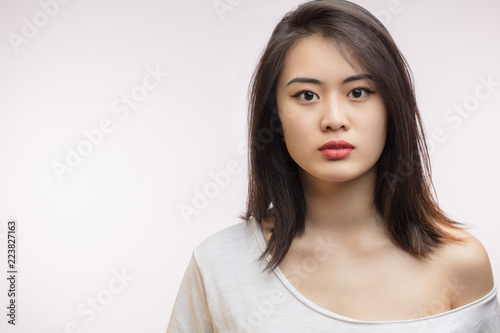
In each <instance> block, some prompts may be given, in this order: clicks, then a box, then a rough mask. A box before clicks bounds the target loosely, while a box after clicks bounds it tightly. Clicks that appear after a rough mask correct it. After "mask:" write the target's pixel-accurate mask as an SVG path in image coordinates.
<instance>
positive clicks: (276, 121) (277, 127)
mask: <svg viewBox="0 0 500 333" xmlns="http://www.w3.org/2000/svg"><path fill="white" fill-rule="evenodd" d="M270 127H271V131H273V133H275V134H276V135H279V136H283V127H282V126H281V120H280V116H279V113H278V108H277V107H276V105H275V106H273V109H272V112H271V121H270Z"/></svg>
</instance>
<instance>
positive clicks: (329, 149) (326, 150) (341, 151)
mask: <svg viewBox="0 0 500 333" xmlns="http://www.w3.org/2000/svg"><path fill="white" fill-rule="evenodd" d="M353 149H354V146H353V145H351V144H350V143H349V142H346V141H343V140H339V141H329V142H327V143H325V144H324V145H322V146H321V147H319V152H320V153H321V154H323V155H324V156H326V157H329V158H332V159H336V160H337V159H341V158H344V157H346V156H348V155H349V154H350V153H351V152H352V151H353Z"/></svg>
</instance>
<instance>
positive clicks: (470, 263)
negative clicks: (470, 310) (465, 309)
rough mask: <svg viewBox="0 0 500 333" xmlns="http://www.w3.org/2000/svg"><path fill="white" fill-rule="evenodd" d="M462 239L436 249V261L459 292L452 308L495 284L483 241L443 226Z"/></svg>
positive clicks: (469, 300)
mask: <svg viewBox="0 0 500 333" xmlns="http://www.w3.org/2000/svg"><path fill="white" fill-rule="evenodd" d="M445 230H446V231H447V232H449V233H450V234H452V235H453V236H457V237H460V238H462V239H463V242H453V243H447V244H446V245H445V246H443V247H442V248H441V249H440V250H439V257H440V259H439V262H440V264H441V265H442V268H443V269H444V274H445V276H446V279H447V280H448V281H450V282H452V283H453V285H455V286H456V288H457V290H459V292H457V293H455V295H456V297H455V299H454V300H453V301H452V304H451V306H452V308H458V307H460V306H462V305H465V304H468V303H471V302H473V301H475V300H478V299H480V298H481V297H483V296H485V295H487V294H488V293H489V292H490V291H491V290H492V289H493V286H494V280H493V273H492V269H491V264H490V259H489V257H488V253H487V252H486V249H485V248H484V246H483V244H481V242H480V241H479V240H478V239H477V238H476V237H474V236H472V235H471V234H469V233H468V232H466V231H465V230H456V229H445Z"/></svg>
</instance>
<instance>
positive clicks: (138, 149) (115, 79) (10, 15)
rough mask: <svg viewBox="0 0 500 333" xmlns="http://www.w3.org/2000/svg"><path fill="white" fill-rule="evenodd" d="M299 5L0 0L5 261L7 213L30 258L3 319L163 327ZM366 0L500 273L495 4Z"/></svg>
mask: <svg viewBox="0 0 500 333" xmlns="http://www.w3.org/2000/svg"><path fill="white" fill-rule="evenodd" d="M50 2H51V1H50V0H45V1H42V3H50ZM222 2H224V3H226V2H227V3H229V2H230V1H229V0H222ZM301 2H302V1H290V0H288V1H284V0H272V1H269V0H267V1H264V0H242V1H236V0H233V1H232V3H233V5H230V6H231V7H232V11H227V12H225V13H223V15H222V16H220V15H219V14H218V13H217V11H216V10H215V9H214V6H213V1H212V0H191V1H153V0H142V1H138V0H136V1H133V0H128V1H124V0H121V1H118V0H105V1H97V0H87V1H81V0H73V1H71V2H69V3H67V4H60V5H59V8H58V11H57V13H53V17H49V16H47V15H45V17H46V18H48V20H47V21H45V22H44V21H43V18H44V16H43V14H40V12H41V11H42V7H41V5H40V3H39V2H37V1H34V0H22V1H21V0H10V1H7V0H1V1H0V36H2V38H1V39H0V59H1V61H0V66H1V69H0V89H1V90H0V91H1V93H0V96H1V98H0V154H1V155H0V156H1V163H0V249H1V253H2V254H1V256H0V258H2V259H1V261H0V262H1V264H0V267H1V269H2V272H3V273H0V276H5V275H6V270H7V265H6V261H7V260H6V239H5V234H6V232H7V220H8V219H17V221H18V234H17V237H18V243H17V244H18V252H17V253H18V269H19V274H18V286H17V288H18V295H17V303H18V308H17V325H16V327H12V326H11V325H8V324H7V323H6V321H7V317H6V312H7V310H6V308H5V306H6V305H7V302H8V298H7V289H8V285H7V280H6V279H5V278H1V279H0V304H1V305H2V306H1V308H2V309H3V310H1V311H0V318H2V319H1V322H0V331H2V332H37V333H38V332H42V333H45V332H47V333H49V332H50V333H60V332H73V331H75V332H164V331H165V330H166V327H167V323H168V321H169V317H170V312H171V310H172V307H173V304H174V301H175V297H176V294H177V290H178V288H179V284H180V282H181V279H182V276H183V274H184V270H185V268H186V266H187V263H188V260H189V258H190V256H191V252H192V250H193V248H194V247H195V246H196V245H197V244H199V243H200V242H201V241H202V240H203V239H205V238H206V237H208V236H210V235H211V234H213V233H215V232H217V231H219V230H221V229H224V228H226V227H228V226H231V225H234V224H236V223H238V222H240V220H239V219H238V218H237V216H238V215H239V214H240V213H242V212H243V211H244V208H245V199H246V186H247V185H246V182H247V165H246V155H245V151H244V150H245V149H241V148H242V147H245V139H246V116H247V88H248V84H249V81H250V77H251V74H252V72H253V70H254V68H255V66H256V64H257V61H258V57H259V55H260V53H261V52H262V50H263V48H264V46H265V45H266V43H267V41H268V39H269V37H270V35H271V32H272V30H273V29H274V27H275V25H276V24H277V23H278V22H279V20H280V19H281V18H282V16H283V15H284V14H285V13H286V12H287V11H289V10H292V9H295V8H296V6H297V5H298V4H299V3H301ZM355 2H356V3H359V4H361V5H363V6H365V7H366V8H367V9H369V10H370V11H372V12H373V13H375V14H376V15H377V16H378V17H379V18H381V19H382V20H383V21H384V22H385V23H386V25H387V27H388V29H389V30H390V32H391V33H392V35H393V37H394V39H395V41H396V43H397V44H398V46H399V47H400V49H401V50H402V52H403V54H404V55H405V56H406V58H407V59H408V61H409V64H410V66H411V68H412V70H413V73H414V76H415V80H416V89H417V98H418V103H419V106H420V109H421V113H422V116H423V120H424V125H425V129H426V131H427V132H428V133H432V132H433V131H434V130H436V129H438V130H441V131H443V132H444V133H445V136H446V139H445V140H444V142H439V143H435V145H434V146H433V147H432V149H431V150H432V155H431V158H432V167H433V177H434V183H435V187H436V190H437V193H438V199H439V203H440V204H441V206H442V208H443V209H444V210H445V212H447V213H448V214H449V215H450V216H451V217H452V218H454V219H456V220H459V221H463V222H465V223H468V224H469V225H471V227H472V229H471V230H470V232H471V233H472V234H473V235H475V236H476V237H478V238H479V239H480V240H481V241H482V243H483V244H484V246H485V247H486V249H487V250H488V252H489V254H490V259H491V262H492V265H493V268H494V274H495V278H496V282H497V284H498V282H499V281H500V280H499V279H500V242H499V241H498V235H499V233H500V221H499V216H500V204H499V202H500V200H499V199H500V194H499V185H500V176H499V173H498V170H499V169H500V168H499V167H500V165H499V164H500V158H499V157H498V151H499V149H498V145H499V143H500V131H498V126H499V124H500V86H499V85H498V82H500V67H499V64H498V61H499V59H500V43H499V37H498V32H499V31H500V21H499V20H498V17H497V15H498V13H499V11H500V5H499V3H498V2H497V1H494V0H478V1H474V2H473V1H465V0H460V1H457V0H453V1H451V0H446V1H430V0H419V1H416V0H413V1H411V0H396V2H395V4H396V5H395V6H394V5H393V4H394V1H389V0H377V1H373V0H372V1H368V0H358V1H355ZM391 9H392V12H393V13H392V14H390V15H387V14H388V13H391V12H390V10H391ZM52 10H53V11H55V7H54V6H53V5H52ZM384 11H385V12H384ZM42 13H43V12H42ZM34 16H35V18H36V19H37V20H39V21H37V22H38V23H37V24H38V25H40V27H39V28H36V29H37V30H38V31H36V30H35V31H31V35H30V37H29V38H26V39H25V40H24V43H21V44H19V45H17V47H16V46H15V45H14V44H15V43H14V44H13V43H12V42H11V39H12V36H13V35H12V34H16V35H17V36H19V37H21V38H24V37H22V36H23V35H22V31H23V29H24V30H25V33H26V29H27V28H26V27H24V26H25V25H26V24H27V23H26V22H27V21H29V22H32V23H33V21H34V18H33V17H34ZM23 27H24V28H23ZM9 36H10V37H9ZM148 68H152V69H155V68H158V70H160V71H162V72H168V73H169V75H168V77H165V78H163V79H162V80H163V81H162V82H161V83H159V84H158V86H157V87H156V88H155V89H152V90H151V91H149V92H147V96H146V98H145V99H144V100H143V101H141V102H140V103H138V105H137V106H136V108H135V109H130V113H129V114H128V115H127V116H125V117H122V118H120V115H122V116H123V114H122V113H115V112H113V108H112V105H113V103H119V104H120V103H121V102H120V99H121V96H122V94H130V93H131V92H132V91H135V93H137V94H138V93H140V92H141V89H142V88H140V86H141V85H142V82H143V79H144V78H145V76H146V75H148ZM489 76H491V79H492V80H493V81H495V82H497V86H496V87H494V91H493V92H491V93H490V95H489V96H488V98H485V99H483V100H481V101H479V104H478V105H476V106H475V108H474V110H473V111H472V112H470V115H468V116H467V117H465V116H462V117H460V124H458V121H459V120H456V121H457V123H455V121H453V122H450V121H447V120H445V119H444V118H443V115H445V114H446V112H447V110H449V109H450V108H453V105H454V104H464V103H467V102H465V101H468V102H471V101H474V98H475V97H474V94H475V90H476V88H477V87H478V86H480V85H481V81H480V80H479V78H480V77H483V78H485V79H487V78H488V77H489ZM149 82H150V83H151V84H152V82H153V81H149ZM481 89H482V90H481V91H482V92H485V91H487V90H485V89H484V88H481ZM142 91H143V92H144V90H142ZM137 96H138V95H137ZM120 105H121V106H123V105H124V104H120ZM454 116H456V114H454ZM103 119H109V122H110V123H111V124H112V126H113V130H112V131H111V132H110V133H106V134H103V137H102V139H101V141H100V142H99V143H98V144H97V145H93V146H91V148H92V151H90V152H89V153H88V154H87V156H84V157H83V158H82V160H81V161H80V164H78V165H76V166H75V167H74V168H71V173H69V172H68V173H64V174H63V175H62V181H59V180H58V177H57V176H56V173H55V172H54V168H53V166H52V164H53V163H54V162H58V163H61V164H65V163H66V162H65V159H66V157H67V154H68V150H67V149H68V147H69V148H70V149H77V147H78V145H85V143H82V142H84V141H85V140H86V139H85V136H84V134H83V133H84V131H91V130H94V129H96V128H98V127H99V123H100V122H101V121H102V120H103ZM453 125H455V126H453ZM82 147H83V146H82ZM87 148H89V147H88V146H87ZM230 161H234V162H232V163H233V164H235V165H236V166H237V173H236V174H234V175H232V176H231V180H230V184H229V185H228V186H225V187H223V188H219V189H220V191H219V193H218V195H216V196H214V197H213V198H211V199H210V200H209V204H208V206H207V207H206V208H203V209H200V210H199V214H198V215H193V216H191V217H190V218H189V219H186V218H183V216H182V215H181V214H180V212H179V207H180V206H181V205H183V204H184V205H189V206H192V202H193V199H194V198H195V193H196V191H203V190H204V188H205V186H207V184H209V183H211V182H212V178H211V176H210V174H211V173H217V172H220V171H222V170H224V169H225V168H226V166H227V164H228V162H230ZM122 271H124V272H125V274H126V275H128V276H129V279H128V280H127V281H126V282H124V283H122V284H121V283H120V282H118V280H115V277H114V274H117V273H118V272H122ZM92 299H97V302H98V303H97V305H96V307H97V308H98V309H99V311H97V310H92V307H91V305H90V304H91V303H89V302H92ZM99 302H100V303H99ZM78 309H80V312H77V311H78ZM82 311H83V315H82ZM72 322H74V323H73V324H72ZM72 325H75V327H76V329H74V330H73V328H71V326H72ZM66 327H69V329H67V330H66ZM78 330H80V331H78Z"/></svg>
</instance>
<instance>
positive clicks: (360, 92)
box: [347, 88, 373, 99]
mask: <svg viewBox="0 0 500 333" xmlns="http://www.w3.org/2000/svg"><path fill="white" fill-rule="evenodd" d="M372 93H373V91H371V90H368V89H366V88H354V89H353V90H351V91H350V92H349V94H347V97H349V98H353V99H364V98H366V97H368V95H369V94H372Z"/></svg>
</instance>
